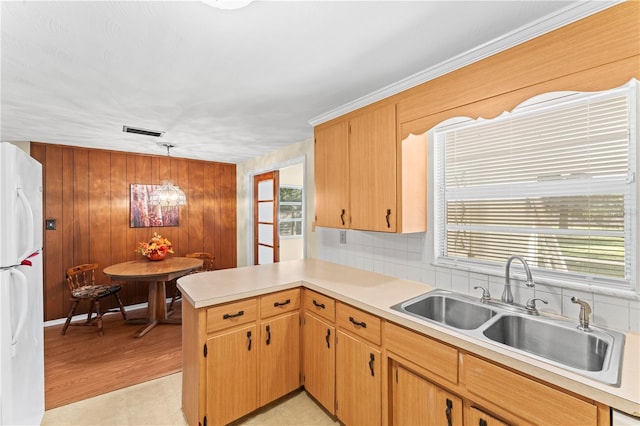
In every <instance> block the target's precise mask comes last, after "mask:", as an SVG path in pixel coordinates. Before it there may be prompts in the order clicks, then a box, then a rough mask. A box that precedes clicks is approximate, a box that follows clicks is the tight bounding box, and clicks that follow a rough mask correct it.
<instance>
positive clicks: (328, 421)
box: [42, 373, 338, 426]
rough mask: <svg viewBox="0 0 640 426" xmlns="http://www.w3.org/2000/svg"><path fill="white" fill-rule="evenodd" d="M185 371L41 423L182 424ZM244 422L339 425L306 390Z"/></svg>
mask: <svg viewBox="0 0 640 426" xmlns="http://www.w3.org/2000/svg"><path fill="white" fill-rule="evenodd" d="M181 385H182V373H178V374H172V375H170V376H166V377H162V378H160V379H156V380H152V381H150V382H146V383H141V384H138V385H135V386H131V387H128V388H125V389H120V390H117V391H114V392H110V393H107V394H104V395H100V396H97V397H94V398H90V399H86V400H84V401H79V402H76V403H73V404H69V405H65V406H63V407H59V408H54V409H53V410H49V411H46V412H45V413H44V418H43V420H42V426H53V425H55V426H74V425H83V426H88V425H91V426H125V425H135V426H146V425H149V426H151V425H153V426H156V425H157V426H161V425H167V426H182V425H185V426H186V425H187V422H186V421H185V419H184V416H183V415H182V410H181V408H180V406H181V401H180V400H181V390H180V387H181ZM237 424H241V425H252V426H256V425H270V426H271V425H272V426H276V425H283V426H284V425H291V426H293V425H296V426H302V425H305V426H307V425H308V426H329V425H337V424H338V423H337V422H334V421H333V419H332V418H331V417H330V416H328V415H327V414H326V413H325V412H324V411H323V410H322V409H321V408H320V407H318V406H317V405H316V404H315V402H314V401H313V400H312V399H311V398H310V397H309V396H307V394H306V393H305V392H299V393H297V394H293V395H292V396H291V397H289V398H286V399H285V400H284V401H282V402H280V403H279V404H277V405H273V406H269V407H267V408H266V409H263V410H260V411H259V412H258V413H257V414H255V415H251V416H249V417H247V418H245V419H243V421H242V422H240V423H237Z"/></svg>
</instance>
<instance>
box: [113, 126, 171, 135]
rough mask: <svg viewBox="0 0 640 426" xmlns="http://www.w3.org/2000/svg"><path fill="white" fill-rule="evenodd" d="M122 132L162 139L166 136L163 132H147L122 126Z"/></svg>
mask: <svg viewBox="0 0 640 426" xmlns="http://www.w3.org/2000/svg"><path fill="white" fill-rule="evenodd" d="M122 131H123V132H125V133H135V134H137V135H145V136H153V137H154V138H161V137H162V135H164V132H161V131H159V130H147V129H141V128H139V127H129V126H122Z"/></svg>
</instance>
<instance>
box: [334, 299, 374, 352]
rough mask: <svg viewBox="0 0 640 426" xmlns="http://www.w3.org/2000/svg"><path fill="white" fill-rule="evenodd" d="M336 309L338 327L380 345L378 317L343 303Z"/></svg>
mask: <svg viewBox="0 0 640 426" xmlns="http://www.w3.org/2000/svg"><path fill="white" fill-rule="evenodd" d="M336 311H337V321H336V322H337V324H338V327H340V328H342V329H343V330H345V331H349V332H351V333H352V334H355V335H356V336H360V337H362V338H364V339H367V340H368V341H370V342H372V343H375V344H376V345H380V318H378V317H377V316H375V315H371V314H368V313H366V312H363V311H361V310H360V309H356V308H354V307H351V306H349V305H345V304H344V303H338V307H337V310H336Z"/></svg>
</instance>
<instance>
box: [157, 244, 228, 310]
mask: <svg viewBox="0 0 640 426" xmlns="http://www.w3.org/2000/svg"><path fill="white" fill-rule="evenodd" d="M184 257H191V258H194V259H202V268H200V269H196V270H195V271H193V272H191V273H192V274H196V273H198V272H204V271H213V270H214V269H215V268H214V265H213V261H214V260H215V259H216V258H215V257H214V256H213V255H212V254H211V253H207V252H196V253H187V254H185V255H184ZM175 284H176V288H175V290H174V292H173V297H172V298H171V302H170V303H169V308H168V309H167V311H169V312H171V311H172V309H173V304H174V302H175V301H176V300H178V299H179V298H180V297H181V294H180V290H178V283H177V282H176V283H175Z"/></svg>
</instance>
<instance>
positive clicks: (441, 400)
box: [431, 385, 462, 426]
mask: <svg viewBox="0 0 640 426" xmlns="http://www.w3.org/2000/svg"><path fill="white" fill-rule="evenodd" d="M432 386H433V389H434V393H433V404H432V405H431V414H432V415H433V423H431V424H434V425H447V426H462V399H460V398H458V397H457V396H456V395H453V394H452V393H449V392H447V391H445V390H444V389H441V388H439V387H437V386H436V385H432Z"/></svg>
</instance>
